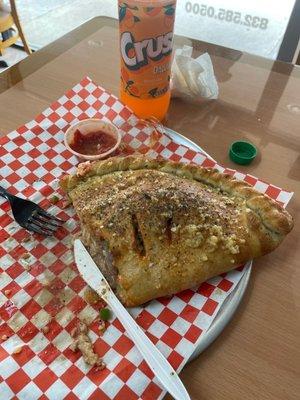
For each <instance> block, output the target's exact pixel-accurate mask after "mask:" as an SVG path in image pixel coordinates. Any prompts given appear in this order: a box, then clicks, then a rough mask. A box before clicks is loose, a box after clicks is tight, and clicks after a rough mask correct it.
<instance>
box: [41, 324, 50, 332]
mask: <svg viewBox="0 0 300 400" xmlns="http://www.w3.org/2000/svg"><path fill="white" fill-rule="evenodd" d="M49 330H50V328H49V326H48V325H46V326H44V327H43V328H42V332H43V333H48V332H49Z"/></svg>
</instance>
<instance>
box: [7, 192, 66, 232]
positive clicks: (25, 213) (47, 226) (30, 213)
mask: <svg viewBox="0 0 300 400" xmlns="http://www.w3.org/2000/svg"><path fill="white" fill-rule="evenodd" d="M0 196H2V197H5V198H6V199H7V200H8V201H9V202H10V206H11V210H12V213H13V216H14V219H15V221H16V222H17V223H18V224H19V225H21V226H22V227H23V228H25V229H27V230H28V231H32V232H36V233H39V234H41V235H45V236H50V235H53V234H54V233H55V231H56V230H57V228H59V227H60V226H61V225H62V224H63V223H64V221H63V220H61V219H59V218H57V217H54V215H51V214H49V213H48V212H47V211H45V210H43V209H42V208H41V207H40V206H38V205H37V204H35V203H34V202H33V201H30V200H24V199H21V198H20V197H17V196H14V195H12V194H10V193H9V192H8V191H7V190H5V189H4V188H3V187H1V186H0Z"/></svg>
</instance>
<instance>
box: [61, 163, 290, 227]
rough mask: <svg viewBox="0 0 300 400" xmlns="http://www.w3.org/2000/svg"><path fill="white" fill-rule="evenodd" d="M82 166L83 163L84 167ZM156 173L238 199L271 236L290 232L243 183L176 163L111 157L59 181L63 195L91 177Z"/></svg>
mask: <svg viewBox="0 0 300 400" xmlns="http://www.w3.org/2000/svg"><path fill="white" fill-rule="evenodd" d="M85 165H86V163H85ZM139 169H156V170H160V171H163V172H167V173H169V174H173V175H177V176H180V177H183V178H187V179H194V180H196V181H199V182H203V183H205V184H209V185H211V186H213V187H218V188H220V189H221V190H223V191H224V192H226V193H227V194H228V195H230V196H237V197H241V198H243V199H245V200H246V202H247V206H248V207H249V208H250V209H251V210H253V212H255V213H258V214H259V215H260V217H261V219H262V221H263V223H264V224H265V225H266V227H267V228H268V229H269V230H271V231H274V232H275V233H278V234H281V235H286V234H287V233H289V232H290V231H291V229H292V228H293V219H292V217H291V215H290V214H289V213H288V212H287V211H285V210H284V209H283V208H282V207H281V206H280V205H279V204H278V203H276V202H275V201H274V200H273V199H271V198H270V197H268V196H267V195H264V194H262V193H260V192H258V191H257V190H255V189H254V188H253V187H252V186H251V185H249V184H248V183H247V182H244V181H238V180H236V179H235V178H233V177H232V176H231V175H228V174H222V173H220V172H219V171H218V170H216V169H211V168H204V167H200V166H196V165H191V164H182V163H176V162H174V161H170V160H165V159H159V160H157V159H148V158H146V157H142V156H127V157H114V158H109V159H107V160H104V161H98V162H95V163H91V164H90V168H86V170H85V171H84V172H83V173H82V174H79V175H74V176H70V175H66V176H64V177H63V178H62V180H61V187H62V189H63V190H64V191H65V192H68V191H70V190H72V189H73V188H74V187H75V186H76V185H78V184H79V183H80V182H81V181H84V180H85V179H87V178H89V177H92V176H95V175H97V176H103V175H107V174H110V173H112V172H116V171H127V170H139Z"/></svg>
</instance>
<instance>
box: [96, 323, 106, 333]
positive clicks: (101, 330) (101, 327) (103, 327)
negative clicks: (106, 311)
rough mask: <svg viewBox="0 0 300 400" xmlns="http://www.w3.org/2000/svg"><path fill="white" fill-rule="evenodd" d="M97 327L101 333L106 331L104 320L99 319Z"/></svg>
mask: <svg viewBox="0 0 300 400" xmlns="http://www.w3.org/2000/svg"><path fill="white" fill-rule="evenodd" d="M98 329H99V331H100V333H101V334H103V333H104V332H105V331H106V325H105V321H102V320H100V322H99V326H98Z"/></svg>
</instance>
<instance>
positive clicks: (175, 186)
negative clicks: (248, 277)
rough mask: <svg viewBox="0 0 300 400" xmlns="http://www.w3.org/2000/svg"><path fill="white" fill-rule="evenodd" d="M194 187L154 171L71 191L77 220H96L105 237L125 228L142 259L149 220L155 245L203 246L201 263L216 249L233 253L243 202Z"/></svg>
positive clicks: (130, 173) (92, 180)
mask: <svg viewBox="0 0 300 400" xmlns="http://www.w3.org/2000/svg"><path fill="white" fill-rule="evenodd" d="M194 183H195V181H193V184H190V181H189V180H188V179H181V178H178V177H176V179H175V178H174V177H173V176H172V175H170V174H167V173H164V172H161V171H156V170H139V171H121V172H115V173H114V174H109V176H108V177H107V176H102V177H92V178H89V179H88V180H87V184H86V185H85V184H82V185H80V186H79V187H78V188H76V189H75V191H77V194H75V196H74V198H75V201H74V205H75V206H76V209H77V211H78V213H79V215H80V217H81V219H82V221H84V222H86V223H88V222H89V219H90V218H92V217H94V219H95V217H96V218H97V220H98V221H99V223H98V226H97V228H98V231H99V230H100V231H101V230H102V231H103V236H104V237H105V236H109V237H118V238H120V237H122V236H124V235H126V232H128V226H130V227H131V229H132V230H133V234H134V236H135V247H136V250H137V252H139V253H140V254H141V255H145V252H146V251H147V249H146V248H145V244H144V243H143V238H144V235H145V232H146V229H144V226H145V224H146V220H148V221H149V217H150V221H151V227H152V229H155V230H156V231H157V235H158V239H159V240H160V241H167V242H169V243H172V242H174V244H175V243H178V242H179V241H180V240H183V241H184V242H185V245H186V246H188V247H191V248H198V247H203V250H204V255H203V261H205V258H206V257H208V254H209V253H212V252H214V251H215V250H216V249H217V248H218V247H219V246H221V247H222V248H223V249H227V250H228V252H229V253H231V254H232V255H234V254H238V253H239V246H240V245H241V244H243V243H244V242H245V240H244V239H243V236H245V233H246V232H243V229H245V228H240V232H237V231H236V228H233V227H234V226H235V227H236V226H239V224H238V220H239V218H240V213H241V209H242V207H246V206H245V201H244V200H242V199H238V198H230V197H228V195H227V194H226V195H223V194H222V192H221V191H220V190H219V189H216V188H213V187H209V186H207V185H203V184H201V183H200V182H198V184H197V185H195V184H194ZM80 191H81V192H84V195H83V196H80ZM146 217H147V218H146ZM240 226H242V224H240ZM105 232H107V233H109V235H105ZM124 240H125V239H124Z"/></svg>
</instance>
